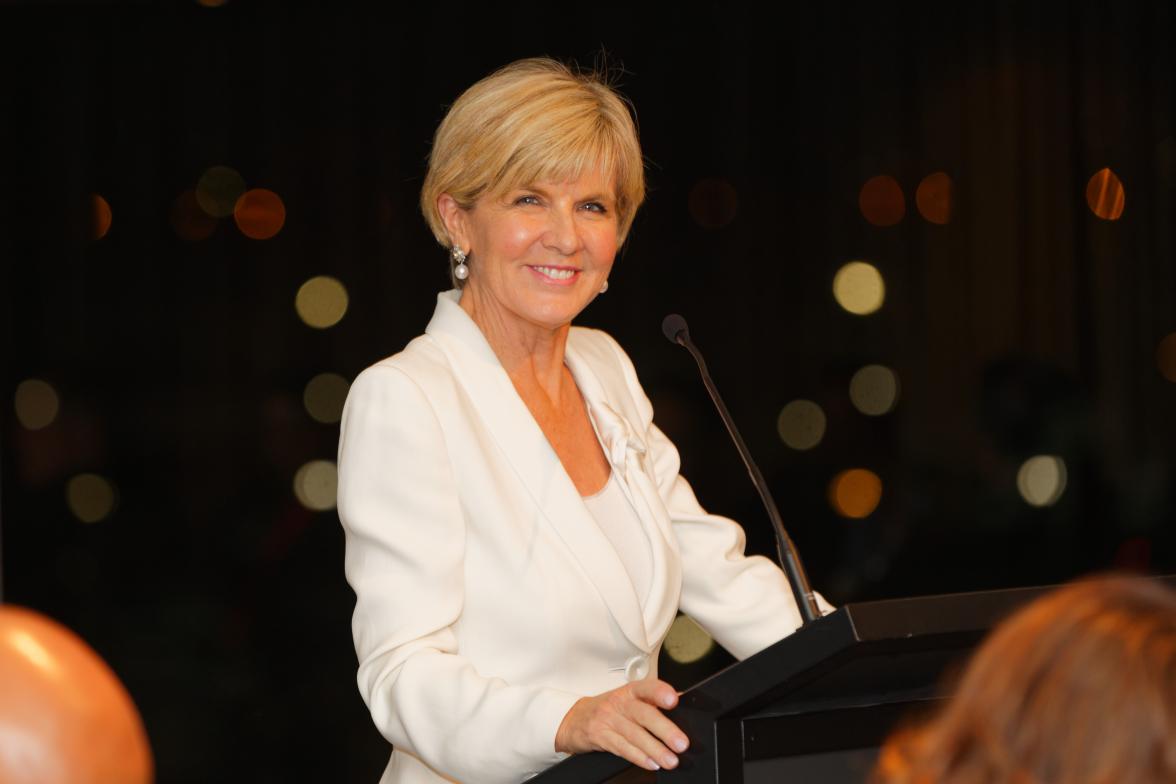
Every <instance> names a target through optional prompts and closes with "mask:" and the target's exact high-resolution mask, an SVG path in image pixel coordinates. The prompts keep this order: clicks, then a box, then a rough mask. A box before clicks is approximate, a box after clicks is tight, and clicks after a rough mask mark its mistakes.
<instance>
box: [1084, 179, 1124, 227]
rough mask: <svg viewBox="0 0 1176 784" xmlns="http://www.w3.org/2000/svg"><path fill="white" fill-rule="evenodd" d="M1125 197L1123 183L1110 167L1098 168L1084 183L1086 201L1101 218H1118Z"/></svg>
mask: <svg viewBox="0 0 1176 784" xmlns="http://www.w3.org/2000/svg"><path fill="white" fill-rule="evenodd" d="M1126 198H1127V197H1126V194H1125V193H1124V192H1123V183H1122V182H1121V181H1120V180H1119V177H1118V175H1116V174H1115V173H1114V172H1113V171H1111V170H1110V169H1099V170H1098V171H1097V172H1095V173H1094V176H1093V177H1091V178H1090V182H1088V183H1086V203H1087V204H1088V205H1089V206H1090V211H1091V212H1093V213H1094V214H1095V215H1097V216H1098V217H1100V218H1102V219H1103V220H1112V221H1113V220H1118V219H1119V217H1120V216H1121V215H1122V214H1123V205H1124V203H1125V202H1126Z"/></svg>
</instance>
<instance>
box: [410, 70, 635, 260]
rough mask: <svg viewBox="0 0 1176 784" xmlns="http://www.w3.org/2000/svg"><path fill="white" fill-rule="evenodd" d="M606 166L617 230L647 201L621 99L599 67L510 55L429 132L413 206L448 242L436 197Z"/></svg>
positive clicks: (469, 199)
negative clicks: (590, 70) (575, 66)
mask: <svg viewBox="0 0 1176 784" xmlns="http://www.w3.org/2000/svg"><path fill="white" fill-rule="evenodd" d="M596 166H600V167H601V168H602V169H603V171H605V172H609V171H611V172H612V175H613V188H614V191H615V193H614V196H615V198H616V216H617V228H618V238H619V239H620V240H621V241H622V242H623V241H624V239H625V236H626V235H627V234H628V233H629V228H630V227H631V226H632V224H633V217H634V216H635V215H636V213H637V208H638V207H639V206H640V205H641V202H642V201H644V200H645V170H644V164H643V161H642V157H641V147H640V145H639V144H638V142H637V127H636V124H635V123H634V120H633V114H632V111H631V108H630V105H629V103H628V102H627V101H626V100H625V99H624V98H622V97H621V96H620V94H618V93H617V92H616V91H615V90H614V89H613V88H612V87H611V86H609V84H608V83H607V82H606V81H605V76H604V75H602V74H598V73H581V72H579V71H578V70H573V68H571V67H569V66H567V65H564V64H563V63H560V62H557V61H556V60H552V59H550V58H547V57H535V58H530V59H527V60H519V61H517V62H514V63H511V64H510V65H507V66H505V67H503V68H501V69H499V70H498V71H495V72H494V73H492V74H490V75H489V76H487V77H486V78H485V79H482V80H481V81H479V82H477V83H476V84H474V85H473V86H472V87H470V88H469V89H468V90H466V91H465V92H464V93H462V94H461V97H459V98H458V99H457V101H455V102H454V104H453V106H451V107H450V109H449V112H448V113H447V114H446V115H445V119H444V120H442V121H441V125H439V126H438V127H437V132H436V134H434V136H433V148H432V151H431V152H430V153H429V169H428V173H427V174H426V175H425V182H424V185H423V186H422V187H421V211H422V212H423V213H424V215H425V220H426V221H427V222H428V224H429V228H430V229H432V231H433V236H434V237H436V238H437V242H439V243H441V245H443V246H445V247H449V246H450V245H451V244H452V239H451V238H450V237H449V233H448V231H446V229H445V223H444V221H443V220H442V219H441V213H440V212H439V210H438V209H437V199H438V197H440V196H441V194H443V193H448V194H449V195H450V196H452V197H453V199H454V200H455V201H456V202H457V203H458V204H459V205H460V206H461V207H462V208H463V209H470V208H472V207H473V206H474V202H476V201H477V200H478V198H479V197H481V196H483V195H497V194H501V193H505V192H507V191H510V190H513V189H515V188H519V187H523V186H526V185H529V184H532V183H536V182H543V181H563V180H567V179H575V178H576V177H578V176H579V175H580V174H581V173H582V172H583V171H585V170H586V169H589V168H592V167H596Z"/></svg>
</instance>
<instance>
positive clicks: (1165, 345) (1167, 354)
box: [1156, 332, 1176, 384]
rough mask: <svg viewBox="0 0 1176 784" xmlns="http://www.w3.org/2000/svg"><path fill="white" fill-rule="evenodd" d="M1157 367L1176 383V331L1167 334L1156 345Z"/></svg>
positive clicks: (1161, 373) (1165, 376)
mask: <svg viewBox="0 0 1176 784" xmlns="http://www.w3.org/2000/svg"><path fill="white" fill-rule="evenodd" d="M1156 367H1157V368H1158V369H1159V371H1160V375H1162V376H1163V377H1164V378H1166V379H1168V380H1169V381H1171V382H1172V383H1173V384H1176V332H1173V333H1172V334H1170V335H1168V336H1166V337H1165V338H1164V339H1163V340H1161V341H1160V345H1158V346H1156Z"/></svg>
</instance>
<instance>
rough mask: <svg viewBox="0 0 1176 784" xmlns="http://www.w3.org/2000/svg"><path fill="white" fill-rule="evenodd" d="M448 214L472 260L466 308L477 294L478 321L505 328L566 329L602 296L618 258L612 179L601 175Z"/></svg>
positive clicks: (506, 196) (484, 199)
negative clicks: (469, 298) (498, 323)
mask: <svg viewBox="0 0 1176 784" xmlns="http://www.w3.org/2000/svg"><path fill="white" fill-rule="evenodd" d="M445 198H446V197H442V199H445ZM442 212H443V214H444V213H445V212H446V210H445V209H444V206H443V208H442ZM449 213H450V215H451V216H452V218H453V219H454V221H455V222H456V224H457V225H456V226H455V227H454V228H456V229H457V231H456V232H453V231H452V229H451V233H454V234H456V239H457V241H458V242H459V244H460V245H461V247H462V248H463V249H466V250H467V252H468V253H469V255H470V260H469V262H468V264H469V268H470V277H469V280H467V281H466V291H465V293H464V294H463V295H462V299H463V302H464V301H465V298H466V297H467V296H471V295H472V296H473V298H474V302H473V303H471V304H473V306H474V307H475V308H476V309H477V311H481V312H477V316H479V317H480V318H482V319H485V318H487V317H489V318H495V319H502V320H505V321H507V322H508V323H509V324H503V326H508V325H509V326H514V327H520V326H521V327H524V328H525V327H526V325H533V326H537V327H541V328H545V329H558V328H560V327H563V326H566V325H567V324H569V323H570V322H571V321H572V319H573V318H575V317H576V316H577V315H578V314H579V313H580V311H582V310H583V309H584V308H585V307H586V306H587V305H588V303H589V302H591V301H592V299H593V298H594V297H596V295H597V294H599V293H600V287H601V286H602V285H604V282H605V281H606V280H607V279H608V274H609V271H610V270H611V269H612V264H613V258H614V257H615V256H616V253H617V216H616V197H615V196H614V191H613V184H612V178H611V177H606V176H604V175H603V174H602V173H601V172H600V171H597V170H591V171H588V172H585V173H584V174H582V175H581V176H580V177H578V178H577V179H574V180H568V181H566V182H538V183H534V184H532V185H530V186H527V187H524V188H519V189H517V190H513V191H509V192H507V193H505V194H503V195H501V196H484V197H482V198H481V199H479V200H478V201H477V202H476V203H475V204H474V207H473V208H472V209H470V210H461V209H453V208H451V209H450V210H449ZM487 310H489V311H492V312H491V313H487V312H484V311H487Z"/></svg>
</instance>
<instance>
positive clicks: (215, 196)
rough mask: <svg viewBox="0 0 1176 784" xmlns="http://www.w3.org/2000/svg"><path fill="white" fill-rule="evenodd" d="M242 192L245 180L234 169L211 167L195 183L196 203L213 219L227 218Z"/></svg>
mask: <svg viewBox="0 0 1176 784" xmlns="http://www.w3.org/2000/svg"><path fill="white" fill-rule="evenodd" d="M244 192H245V178H244V177H242V176H241V175H240V174H238V173H237V170H236V169H232V168H230V167H228V166H213V167H211V168H209V169H208V171H206V172H204V174H202V175H200V180H199V181H198V182H197V183H196V203H197V204H199V205H200V209H202V210H204V211H205V212H206V213H208V214H209V215H211V216H212V217H214V218H227V217H228V216H230V215H232V214H233V207H235V206H236V205H237V199H239V198H241V194H243V193H244Z"/></svg>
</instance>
